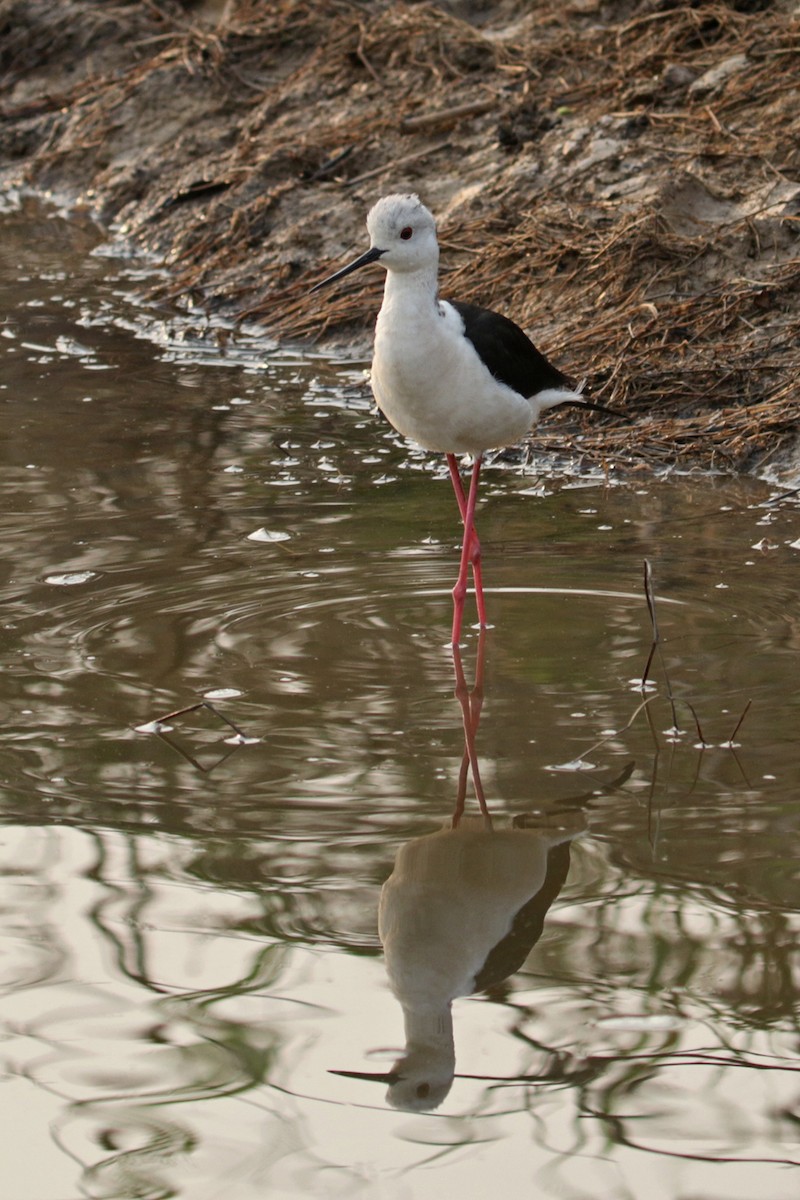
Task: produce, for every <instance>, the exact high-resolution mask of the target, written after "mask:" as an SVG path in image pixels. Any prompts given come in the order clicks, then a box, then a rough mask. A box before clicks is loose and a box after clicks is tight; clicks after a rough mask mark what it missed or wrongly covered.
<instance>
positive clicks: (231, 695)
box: [203, 688, 242, 700]
mask: <svg viewBox="0 0 800 1200" xmlns="http://www.w3.org/2000/svg"><path fill="white" fill-rule="evenodd" d="M241 694H242V693H241V691H240V689H239V688H214V689H213V691H210V692H203V699H204V700H234V699H235V698H236V697H237V696H241Z"/></svg>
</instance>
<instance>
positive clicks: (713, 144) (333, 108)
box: [0, 0, 800, 469]
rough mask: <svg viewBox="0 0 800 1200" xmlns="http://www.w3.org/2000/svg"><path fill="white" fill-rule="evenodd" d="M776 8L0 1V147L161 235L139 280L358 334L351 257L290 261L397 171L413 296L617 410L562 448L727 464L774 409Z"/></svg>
mask: <svg viewBox="0 0 800 1200" xmlns="http://www.w3.org/2000/svg"><path fill="white" fill-rule="evenodd" d="M797 13H798V10H797V7H796V5H795V4H794V3H781V2H773V3H769V2H768V0H733V2H727V3H723V2H722V0H710V2H703V0H693V2H691V3H680V2H678V0H642V2H636V0H627V2H624V0H619V2H614V0H608V2H607V3H602V2H601V0H572V3H570V2H569V0H568V2H567V3H566V4H562V3H560V2H559V0H543V2H542V3H537V4H535V5H531V4H528V3H522V2H521V0H506V2H505V3H492V4H486V3H484V4H481V3H480V2H478V0H474V2H473V3H467V2H461V3H458V2H453V3H450V4H440V5H436V4H394V3H370V2H368V0H361V2H356V0H323V2H317V3H312V2H311V0H271V2H270V3H264V2H262V0H228V2H227V3H226V4H222V3H212V2H211V0H206V3H201V4H193V5H192V4H188V3H187V4H179V3H177V0H158V2H156V0H152V2H151V0H144V2H139V0H137V2H136V3H122V2H120V3H116V4H115V3H107V2H102V0H83V2H78V0H58V2H56V0H25V2H24V3H23V2H22V0H0V33H2V37H0V46H1V47H2V49H0V69H1V70H2V86H1V87H0V163H4V164H5V173H6V176H7V177H9V178H12V177H13V178H17V179H20V178H22V179H24V180H26V181H27V182H30V183H33V184H35V185H36V186H39V187H52V188H55V189H57V190H59V191H60V192H62V193H63V192H65V191H67V192H72V193H74V194H77V195H79V197H80V198H81V199H82V201H83V202H84V203H85V204H88V205H90V206H92V207H93V208H94V209H96V210H97V212H98V213H99V215H100V216H101V218H102V219H103V220H105V221H108V222H114V223H115V224H116V226H117V228H118V229H119V230H120V231H121V232H122V233H123V234H124V236H125V237H126V238H128V239H129V240H130V241H131V242H132V243H133V244H134V245H136V246H138V247H141V248H144V249H147V250H150V251H153V252H155V253H156V254H158V255H159V256H161V257H163V258H164V259H165V260H166V261H167V262H168V263H169V266H170V283H169V285H168V286H166V287H165V289H164V293H163V299H164V300H165V302H182V301H185V300H187V299H189V298H190V299H192V300H193V301H195V302H200V303H202V304H203V305H205V306H207V307H208V308H210V309H211V310H212V311H222V312H224V313H225V314H226V315H228V316H233V317H235V318H237V319H240V318H241V319H245V318H246V319H249V320H257V321H259V322H261V323H263V324H264V325H265V326H266V328H267V329H268V330H269V331H270V332H272V333H275V334H277V335H278V336H280V337H282V338H285V339H291V340H314V341H319V340H321V339H326V340H328V341H332V342H338V343H342V342H345V341H352V340H354V339H360V340H365V339H366V337H367V333H368V328H369V325H370V323H371V320H372V315H373V313H374V309H375V305H376V301H377V296H378V293H379V288H380V280H379V279H378V278H376V279H375V280H374V282H373V283H372V284H369V285H368V286H367V287H366V288H365V286H364V283H363V280H359V279H358V278H356V282H354V283H353V284H352V285H350V283H349V281H348V284H347V285H343V286H342V287H341V288H340V289H339V290H338V291H337V292H335V293H332V294H331V295H330V296H329V297H327V298H326V299H325V300H324V301H320V299H319V298H317V297H309V296H308V287H309V285H310V283H311V282H313V281H314V280H315V279H316V278H319V277H320V276H321V275H322V274H323V273H325V272H327V271H328V270H329V269H330V267H331V265H332V264H334V263H336V262H338V261H339V260H340V259H343V258H345V257H346V256H348V255H350V254H352V253H354V252H356V251H357V250H358V249H359V248H360V247H361V244H362V241H363V219H364V212H365V209H366V207H367V206H368V205H369V204H370V203H372V201H373V200H374V199H375V197H376V196H377V195H379V194H381V193H382V192H385V191H387V190H415V191H419V192H420V194H421V195H422V197H423V199H424V200H425V201H426V202H427V203H428V204H429V206H430V207H431V208H432V209H433V210H434V211H435V212H436V213H437V215H438V217H439V225H440V235H441V242H442V251H443V253H442V261H443V280H442V291H443V293H444V294H445V295H447V294H449V293H451V294H454V293H456V292H457V293H458V294H459V295H460V296H462V297H463V298H464V299H468V300H469V299H471V300H477V301H479V302H481V303H484V304H488V305H490V306H492V307H496V308H498V309H500V310H502V311H505V312H508V313H509V314H511V315H513V316H514V317H515V319H516V320H518V321H519V323H520V324H522V325H524V326H525V327H526V328H527V329H528V330H529V331H531V332H533V333H534V336H535V338H536V340H537V341H538V342H539V343H540V344H541V345H542V347H543V348H544V349H545V350H546V352H547V353H549V354H551V355H552V356H553V357H554V358H556V360H557V361H558V362H559V364H560V365H562V366H563V367H564V368H565V369H567V370H570V371H572V372H573V373H574V374H576V375H588V376H589V380H590V385H591V389H592V391H593V393H594V396H595V397H596V398H597V399H598V400H600V401H601V402H602V403H603V404H608V405H613V407H615V408H618V409H620V410H621V411H623V412H625V413H626V414H628V415H629V416H630V417H631V418H632V419H631V421H629V422H628V423H627V424H626V423H620V424H619V425H617V426H613V427H612V426H611V425H608V424H606V425H604V427H603V428H602V430H598V429H597V427H596V426H595V427H593V426H592V425H591V423H590V422H588V421H587V424H586V427H585V429H584V431H583V434H582V436H581V439H580V449H581V452H582V453H584V454H586V455H589V456H593V457H595V458H598V457H600V458H606V459H614V458H633V459H636V460H640V461H641V460H643V461H645V462H647V463H648V464H657V463H665V464H666V463H674V462H682V463H693V464H700V465H703V466H709V465H714V466H718V467H720V468H724V469H743V468H753V467H755V466H760V465H763V464H764V463H765V462H766V461H767V460H774V459H775V458H776V456H778V455H779V454H780V453H781V452H782V451H784V450H787V449H788V448H789V447H790V446H792V445H793V443H794V441H795V437H796V426H797V417H798V411H799V410H800V406H799V405H798V393H797V385H796V378H797V365H798V345H799V344H800V241H799V240H798V233H799V232H800V105H798V102H797V95H798V93H797V80H798V78H800V19H798V15H797ZM376 274H377V273H376ZM537 440H538V439H537Z"/></svg>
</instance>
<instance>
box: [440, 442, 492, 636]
mask: <svg viewBox="0 0 800 1200" xmlns="http://www.w3.org/2000/svg"><path fill="white" fill-rule="evenodd" d="M480 461H481V459H480V457H479V458H476V460H475V465H476V466H478V464H479V463H480ZM447 467H448V470H449V471H450V479H451V481H452V484H453V491H454V492H455V494H456V502H457V504H458V511H459V513H460V514H461V520H462V521H465V520H466V515H467V497H466V495H465V493H464V485H463V483H462V482H461V473H460V471H459V469H458V463H457V462H456V456H455V455H454V454H448V455H447ZM474 469H475V468H474V467H473V471H474ZM465 536H466V531H465ZM470 562H471V564H472V578H473V581H474V583H475V603H476V604H477V606H478V623H479V624H480V626H481V628H482V629H485V628H486V626H487V625H488V621H487V619H486V602H485V600H484V598H483V572H482V570H481V544H480V541H479V540H478V535H477V533H476V532H475V526H474V524H473V527H472V538H471V546H470ZM462 603H463V602H462ZM459 632H460V631H459Z"/></svg>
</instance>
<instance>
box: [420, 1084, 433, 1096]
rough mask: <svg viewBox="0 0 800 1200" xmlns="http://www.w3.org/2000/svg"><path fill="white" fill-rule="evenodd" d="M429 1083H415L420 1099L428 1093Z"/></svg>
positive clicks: (429, 1089)
mask: <svg viewBox="0 0 800 1200" xmlns="http://www.w3.org/2000/svg"><path fill="white" fill-rule="evenodd" d="M430 1091H431V1085H430V1084H429V1083H420V1084H418V1085H417V1096H418V1097H419V1099H420V1100H424V1099H425V1097H426V1096H429V1095H430Z"/></svg>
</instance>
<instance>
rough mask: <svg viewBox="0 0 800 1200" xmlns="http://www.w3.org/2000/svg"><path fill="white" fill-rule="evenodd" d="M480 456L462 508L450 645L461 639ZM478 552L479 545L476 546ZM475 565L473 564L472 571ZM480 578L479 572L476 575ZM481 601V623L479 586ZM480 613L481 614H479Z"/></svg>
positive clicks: (480, 616) (473, 533)
mask: <svg viewBox="0 0 800 1200" xmlns="http://www.w3.org/2000/svg"><path fill="white" fill-rule="evenodd" d="M481 462H482V456H481V455H480V454H479V455H478V456H477V457H476V459H475V462H474V464H473V467H472V480H471V482H470V485H469V496H468V497H467V505H466V509H465V510H464V541H463V542H462V545H461V565H460V566H459V569H458V579H457V580H456V585H455V587H454V588H453V633H452V637H451V639H450V642H451V645H453V646H457V645H458V643H459V641H460V639H461V622H462V620H463V618H464V599H465V597H466V595H467V576H468V575H469V564H470V559H471V557H472V546H473V539H474V538H475V536H476V535H475V505H476V504H477V501H478V481H479V479H480V475H481ZM478 552H479V553H480V546H479V547H478ZM474 570H475V566H474V564H473V571H474ZM478 578H480V573H479V575H478ZM475 593H476V596H477V595H478V584H477V580H476V584H475ZM480 596H481V601H480V604H479V606H478V613H479V618H480V621H481V624H482V625H484V624H485V617H486V613H485V611H482V610H483V586H482V585H481V588H480ZM481 614H482V615H481Z"/></svg>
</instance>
